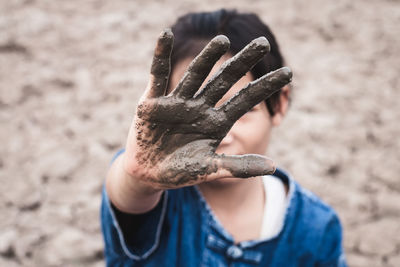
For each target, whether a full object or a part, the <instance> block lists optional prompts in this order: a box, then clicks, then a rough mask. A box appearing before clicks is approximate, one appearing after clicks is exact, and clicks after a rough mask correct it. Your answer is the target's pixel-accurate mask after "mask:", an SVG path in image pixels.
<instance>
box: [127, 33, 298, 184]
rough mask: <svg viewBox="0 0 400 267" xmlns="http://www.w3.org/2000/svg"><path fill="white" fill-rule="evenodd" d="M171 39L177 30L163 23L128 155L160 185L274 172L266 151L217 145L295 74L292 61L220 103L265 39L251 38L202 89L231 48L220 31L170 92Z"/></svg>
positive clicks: (265, 49) (263, 50) (262, 49)
mask: <svg viewBox="0 0 400 267" xmlns="http://www.w3.org/2000/svg"><path fill="white" fill-rule="evenodd" d="M172 44H173V34H172V32H171V31H170V30H165V31H164V32H163V33H162V34H161V35H160V37H159V39H158V42H157V46H156V49H155V54H154V59H153V63H152V67H151V78H150V83H149V85H148V87H147V89H146V92H145V94H144V95H143V97H142V98H141V100H140V103H139V105H138V109H137V113H136V117H135V120H134V125H132V128H131V132H130V137H129V139H128V145H127V157H128V159H127V160H128V161H129V157H131V158H133V157H135V159H136V162H137V164H140V166H141V169H142V170H143V173H141V174H140V177H141V178H142V179H143V180H144V181H145V182H146V183H148V184H150V185H152V186H153V187H155V188H161V189H165V188H177V187H182V186H186V185H193V184H198V183H200V182H203V181H208V180H213V179H218V178H223V177H241V178H246V177H252V176H258V175H265V174H271V173H273V172H274V170H275V167H274V166H273V162H272V161H271V160H269V159H267V158H266V157H264V156H261V155H241V156H226V155H218V154H216V153H215V151H216V149H217V147H218V145H219V143H220V142H221V140H222V139H223V138H224V136H225V135H226V134H227V133H228V131H229V130H230V128H231V127H232V126H233V124H234V123H235V121H236V120H238V119H239V118H240V117H241V116H242V115H243V114H245V113H246V112H247V111H249V110H250V109H251V108H252V107H253V106H255V105H257V104H258V103H260V102H261V101H263V100H265V99H266V98H267V97H269V96H270V95H271V94H272V93H274V92H275V91H277V90H279V89H280V88H281V87H283V86H284V85H285V84H287V83H289V82H290V80H291V75H292V74H291V71H290V69H288V68H281V69H279V70H276V71H274V72H271V73H269V74H267V75H265V76H263V77H261V78H259V79H257V80H255V81H253V82H251V83H249V84H248V85H247V86H246V87H245V88H243V89H242V90H241V91H240V92H239V93H237V94H236V95H235V96H233V97H232V98H231V99H230V100H228V101H227V102H226V103H223V104H222V105H221V106H219V107H215V104H216V103H217V102H218V101H219V100H220V99H221V98H222V97H223V96H224V95H225V93H226V92H227V91H228V90H229V89H230V88H231V86H232V85H233V84H235V83H236V82H237V81H238V80H239V79H240V78H241V77H242V76H243V75H245V74H246V73H247V72H248V71H249V70H250V69H251V68H252V67H253V66H254V65H255V64H256V63H257V62H258V61H259V60H260V59H262V57H263V56H264V55H265V54H266V53H268V52H269V43H268V41H267V39H265V38H264V37H260V38H257V39H255V40H253V41H252V42H250V43H249V44H248V45H247V46H246V47H245V48H244V49H243V50H242V51H240V52H239V53H238V54H236V55H235V56H234V57H232V58H231V59H229V60H228V61H226V62H225V63H224V64H223V65H222V67H221V68H220V70H219V71H218V72H217V73H216V74H215V75H214V76H213V77H212V78H211V79H210V80H209V81H208V82H207V83H206V85H205V86H204V87H203V88H202V89H201V90H200V91H199V88H200V86H201V85H202V84H203V82H204V80H205V79H206V77H207V76H208V74H209V73H210V71H211V69H212V68H213V66H214V64H215V63H216V62H217V61H218V60H219V58H220V57H221V56H222V55H223V54H225V53H226V52H227V51H228V49H229V40H228V38H226V37H225V36H217V37H215V38H214V39H212V40H211V41H210V43H208V45H207V46H206V47H205V48H204V49H203V51H202V52H201V53H200V54H199V55H198V56H197V57H196V58H195V59H194V60H193V61H192V63H191V64H190V65H189V68H188V69H187V71H186V72H185V74H184V76H183V77H182V79H181V81H180V82H179V84H178V85H177V87H176V88H175V89H174V90H173V91H172V92H171V93H170V94H169V95H167V96H165V92H166V88H167V84H168V77H169V73H170V54H171V51H172ZM130 146H131V147H130Z"/></svg>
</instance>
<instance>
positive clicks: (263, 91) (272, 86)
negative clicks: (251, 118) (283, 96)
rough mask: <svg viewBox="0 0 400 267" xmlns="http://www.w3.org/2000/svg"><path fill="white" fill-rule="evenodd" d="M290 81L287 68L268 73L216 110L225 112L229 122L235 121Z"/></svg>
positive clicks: (290, 76)
mask: <svg viewBox="0 0 400 267" xmlns="http://www.w3.org/2000/svg"><path fill="white" fill-rule="evenodd" d="M291 79H292V71H291V70H290V69H289V68H288V67H283V68H280V69H278V70H276V71H273V72H270V73H268V74H266V75H264V76H263V77H261V78H259V79H257V80H255V81H253V82H251V83H249V84H248V85H247V86H246V87H245V88H243V89H242V90H240V91H239V92H238V93H237V94H236V95H234V96H233V97H232V98H231V99H229V100H228V101H227V102H226V103H224V104H223V105H222V106H221V107H219V108H218V110H221V111H223V112H225V114H226V116H227V118H228V119H229V120H231V121H236V120H238V119H239V118H240V117H241V116H243V115H244V114H245V113H246V112H248V111H249V110H250V109H251V108H253V107H254V106H255V105H257V104H258V103H260V102H261V101H263V100H265V99H267V98H268V97H269V96H270V95H272V94H273V93H275V92H276V91H278V90H280V89H281V88H282V87H283V86H285V85H286V84H288V83H289V82H290V81H291Z"/></svg>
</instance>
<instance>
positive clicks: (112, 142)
mask: <svg viewBox="0 0 400 267" xmlns="http://www.w3.org/2000/svg"><path fill="white" fill-rule="evenodd" d="M221 7H225V8H237V9H239V10H240V11H250V12H256V13H257V14H259V15H260V16H261V18H262V19H263V20H264V21H265V22H267V23H268V24H269V25H270V27H271V28H272V30H273V31H274V32H275V35H276V36H277V38H278V40H279V41H280V45H281V49H282V51H283V53H284V55H285V56H286V58H287V63H288V65H289V66H290V67H291V68H292V70H293V73H294V79H293V84H294V98H293V102H292V105H291V110H290V112H289V114H288V116H287V117H286V119H285V121H284V123H283V125H281V126H280V127H279V128H278V129H276V130H275V132H274V133H273V138H272V144H271V146H270V148H269V152H268V156H270V157H271V158H273V159H274V160H275V162H277V163H278V165H280V166H282V167H284V168H285V169H287V170H288V171H289V172H291V173H292V174H293V176H294V177H295V179H296V180H297V181H298V182H299V183H300V184H302V185H303V186H304V187H306V188H308V189H310V190H311V191H313V192H315V193H316V194H317V195H319V196H320V197H321V198H322V199H324V200H325V201H326V202H327V203H329V204H330V205H331V206H333V207H334V208H335V209H336V211H337V212H338V214H339V216H340V218H341V220H342V223H343V227H344V247H345V250H346V255H347V260H348V263H349V265H350V266H392V267H396V266H400V181H399V173H400V141H399V136H400V108H399V99H400V75H399V74H400V53H399V47H400V27H399V25H400V2H399V1H397V0H365V1H353V0H338V1H318V0H308V1H305V0H299V1H294V0H279V1H278V0H264V1H238V0H229V1H228V0H222V1H211V0H205V1H181V0H179V1H128V0H114V1H106V0H86V1H77V0H70V1H51V0H47V1H46V0H0V124H1V131H0V139H1V140H2V145H1V146H0V214H1V216H0V266H7V267H8V266H10V267H12V266H104V259H103V254H102V250H103V241H102V236H101V232H100V223H99V206H100V195H101V194H100V193H101V188H102V184H103V180H104V177H105V174H106V171H107V168H108V164H109V162H110V159H111V157H112V155H113V154H114V153H115V152H116V151H117V150H118V149H119V148H121V147H123V145H124V142H125V138H126V135H127V132H128V128H129V126H130V122H131V119H132V116H133V114H134V110H135V105H136V101H137V99H138V97H139V96H140V95H141V93H142V92H143V89H144V87H145V85H146V82H147V79H148V73H149V69H150V61H151V56H152V52H153V48H154V44H155V40H156V38H157V36H158V34H159V32H160V31H161V30H162V29H163V28H164V27H167V26H169V25H171V23H173V22H174V21H175V19H176V18H177V16H178V15H182V14H184V13H186V12H188V11H203V10H215V9H217V8H221Z"/></svg>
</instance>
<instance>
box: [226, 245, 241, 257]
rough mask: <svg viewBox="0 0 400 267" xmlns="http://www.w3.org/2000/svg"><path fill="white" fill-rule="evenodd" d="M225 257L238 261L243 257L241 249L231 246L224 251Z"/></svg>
mask: <svg viewBox="0 0 400 267" xmlns="http://www.w3.org/2000/svg"><path fill="white" fill-rule="evenodd" d="M226 255H227V256H228V257H229V258H231V259H234V260H236V259H238V258H240V257H241V256H242V255H243V251H242V249H241V248H239V247H237V246H235V245H232V246H230V247H229V248H228V249H227V250H226Z"/></svg>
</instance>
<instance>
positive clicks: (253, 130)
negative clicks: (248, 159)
mask: <svg viewBox="0 0 400 267" xmlns="http://www.w3.org/2000/svg"><path fill="white" fill-rule="evenodd" d="M232 130H233V131H234V133H233V134H234V135H236V138H237V139H238V141H239V142H240V143H241V144H242V146H243V148H244V149H245V150H246V153H254V154H264V153H265V152H266V150H267V146H268V143H269V138H270V133H271V120H270V118H269V117H268V116H265V114H264V112H251V113H248V114H246V115H245V116H243V117H242V118H240V119H239V120H238V121H237V122H236V123H235V125H234V126H233V128H232Z"/></svg>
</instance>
